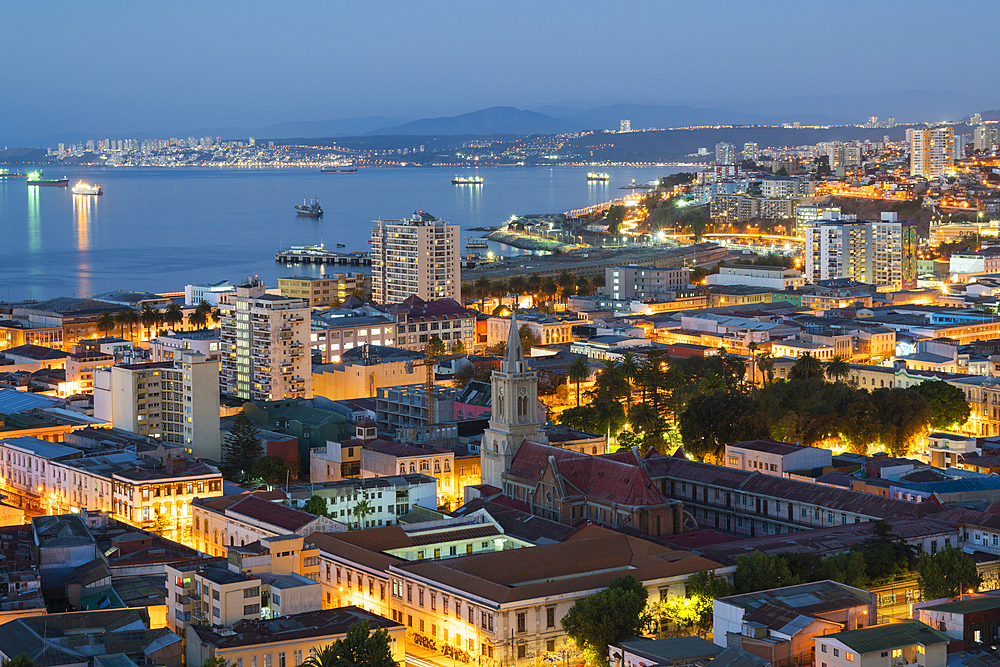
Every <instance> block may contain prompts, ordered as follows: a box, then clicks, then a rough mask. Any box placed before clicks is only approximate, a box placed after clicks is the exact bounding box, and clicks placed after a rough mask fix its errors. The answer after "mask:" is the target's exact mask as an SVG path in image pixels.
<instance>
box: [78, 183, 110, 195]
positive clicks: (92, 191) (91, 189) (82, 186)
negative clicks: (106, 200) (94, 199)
mask: <svg viewBox="0 0 1000 667" xmlns="http://www.w3.org/2000/svg"><path fill="white" fill-rule="evenodd" d="M73 194H75V195H103V194H104V191H103V190H101V186H100V185H91V184H90V183H84V182H83V181H77V184H76V185H74V186H73Z"/></svg>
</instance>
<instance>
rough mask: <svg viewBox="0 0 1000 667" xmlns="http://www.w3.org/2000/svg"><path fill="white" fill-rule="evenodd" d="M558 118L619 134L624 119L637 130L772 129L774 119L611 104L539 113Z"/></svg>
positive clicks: (551, 108)
mask: <svg viewBox="0 0 1000 667" xmlns="http://www.w3.org/2000/svg"><path fill="white" fill-rule="evenodd" d="M535 111H538V112H539V113H543V114H546V115H549V116H553V117H556V118H564V119H566V120H568V121H570V122H571V123H572V124H574V125H576V126H578V127H584V128H587V129H588V130H598V129H607V130H617V129H618V123H619V121H620V120H621V119H623V118H627V119H629V121H631V123H632V127H633V128H634V129H637V130H638V129H644V128H649V127H655V128H668V127H690V126H694V125H771V124H774V123H775V122H776V121H775V119H774V118H772V117H770V116H764V115H761V114H752V113H743V112H740V111H732V110H726V109H711V108H707V109H706V108H695V107H690V106H686V105H674V106H665V105H657V104H610V105H606V106H601V107H594V108H591V109H574V108H571V107H560V106H544V107H539V108H537V109H535Z"/></svg>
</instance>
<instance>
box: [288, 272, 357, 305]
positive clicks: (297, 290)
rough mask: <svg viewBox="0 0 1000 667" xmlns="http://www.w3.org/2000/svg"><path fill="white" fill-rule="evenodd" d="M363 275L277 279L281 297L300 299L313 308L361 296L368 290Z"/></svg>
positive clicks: (348, 274)
mask: <svg viewBox="0 0 1000 667" xmlns="http://www.w3.org/2000/svg"><path fill="white" fill-rule="evenodd" d="M369 280H370V279H369V278H368V276H366V275H365V274H363V273H337V274H334V275H330V276H287V277H284V278H278V290H279V291H280V292H281V296H287V297H289V298H292V299H302V300H303V301H305V302H306V303H308V304H309V305H310V306H311V307H313V308H323V307H328V306H335V305H337V304H339V303H341V302H343V301H344V299H346V298H347V297H349V296H352V295H355V294H363V293H364V292H365V291H367V290H368V288H369Z"/></svg>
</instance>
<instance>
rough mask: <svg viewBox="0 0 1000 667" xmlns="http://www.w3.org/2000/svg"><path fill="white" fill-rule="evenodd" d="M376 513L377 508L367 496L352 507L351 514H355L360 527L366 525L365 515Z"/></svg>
mask: <svg viewBox="0 0 1000 667" xmlns="http://www.w3.org/2000/svg"><path fill="white" fill-rule="evenodd" d="M374 513H375V508H374V507H372V504H371V503H370V502H369V501H368V499H367V498H365V499H364V500H360V501H358V503H357V504H356V505H355V506H354V507H353V508H352V509H351V514H353V515H354V516H355V517H357V519H358V526H359V527H360V528H364V527H365V517H369V516H371V515H372V514H374Z"/></svg>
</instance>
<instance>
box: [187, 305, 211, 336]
mask: <svg viewBox="0 0 1000 667" xmlns="http://www.w3.org/2000/svg"><path fill="white" fill-rule="evenodd" d="M202 304H204V305H205V306H208V304H207V303H205V302H204V301H202V302H201V303H199V304H198V307H197V308H195V309H194V312H193V313H191V314H190V315H189V316H188V324H190V325H191V326H194V327H198V328H199V329H204V328H205V327H206V326H208V316H209V315H210V314H211V312H212V311H211V308H210V307H209V309H208V310H207V311H206V310H205V309H204V308H202Z"/></svg>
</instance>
